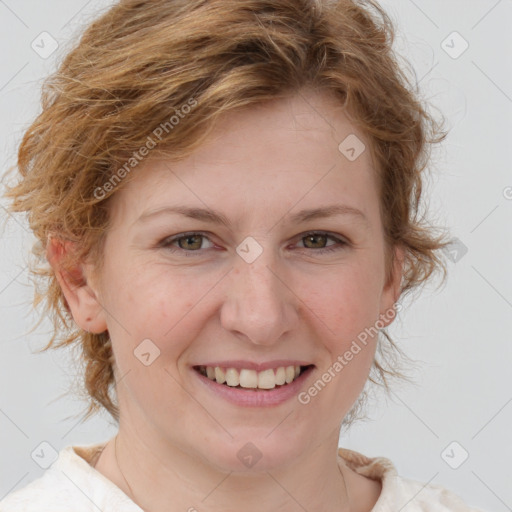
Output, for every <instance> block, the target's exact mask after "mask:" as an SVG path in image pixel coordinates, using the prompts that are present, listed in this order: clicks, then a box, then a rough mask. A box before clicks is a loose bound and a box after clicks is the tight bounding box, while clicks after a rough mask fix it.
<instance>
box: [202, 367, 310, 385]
mask: <svg viewBox="0 0 512 512" xmlns="http://www.w3.org/2000/svg"><path fill="white" fill-rule="evenodd" d="M199 371H200V372H201V373H202V374H203V375H206V376H207V377H208V378H209V379H211V380H215V381H217V382H218V383H219V384H227V385H228V386H232V387H236V386H240V387H242V388H252V389H255V388H258V389H273V388H275V387H276V386H282V385H283V384H285V383H286V384H290V382H293V380H294V379H295V378H296V377H298V376H299V374H300V366H280V367H279V368H276V369H275V370H274V369H272V368H269V369H268V370H263V371H262V372H257V371H256V370H248V369H246V368H243V369H241V370H237V369H236V368H220V367H219V366H215V367H213V366H201V367H199Z"/></svg>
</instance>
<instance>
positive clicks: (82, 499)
mask: <svg viewBox="0 0 512 512" xmlns="http://www.w3.org/2000/svg"><path fill="white" fill-rule="evenodd" d="M105 444H106V442H105V443H101V444H94V445H84V446H67V447H66V448H63V449H62V450H61V451H60V452H59V456H58V458H57V459H56V460H55V462H54V463H53V464H52V465H51V466H50V467H49V468H48V469H47V470H46V471H45V473H43V475H42V476H41V477H39V478H37V479H36V480H34V481H32V482H30V483H29V484H27V485H26V486H25V487H23V488H21V489H18V490H17V491H14V492H12V493H11V494H9V495H8V496H7V497H5V498H4V499H3V500H2V501H0V512H50V511H51V512H98V511H101V512H118V511H122V512H144V511H143V510H142V509H141V508H140V507H139V506H138V505H136V504H135V503H134V502H133V501H132V500H131V499H130V498H129V497H128V496H127V495H126V494H125V493H124V492H123V491H121V489H119V487H117V486H116V485H114V484H113V483H112V482H111V481H110V480H109V479H108V478H106V477H105V476H103V474H101V473H100V472H99V471H97V470H96V469H95V468H94V466H93V465H94V464H95V462H96V458H97V457H98V455H99V453H100V452H101V450H102V449H103V447H104V446H105ZM339 456H340V457H342V458H343V459H344V460H345V462H346V463H347V465H348V466H349V467H350V468H351V469H353V470H354V471H356V472H357V473H359V474H361V475H364V476H366V477H368V478H372V479H374V480H379V481H380V482H381V484H382V492H381V494H380V496H379V499H378V500H377V503H376V504H375V506H374V507H373V509H372V512H397V511H398V510H400V512H481V511H480V510H478V509H475V508H471V507H469V506H468V505H466V504H465V503H464V502H463V501H462V500H461V499H460V498H459V497H458V496H457V495H455V494H453V493H452V492H450V491H448V490H446V489H444V488H443V487H441V486H439V485H434V484H428V485H425V484H422V483H420V482H418V481H415V480H410V479H407V478H402V477H400V476H398V474H397V472H396V469H395V467H394V466H393V464H392V462H391V461H390V460H389V459H386V458H384V457H375V458H368V457H366V456H364V455H362V454H360V453H358V452H355V451H353V450H348V449H345V448H340V449H339Z"/></svg>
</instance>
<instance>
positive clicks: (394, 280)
mask: <svg viewBox="0 0 512 512" xmlns="http://www.w3.org/2000/svg"><path fill="white" fill-rule="evenodd" d="M393 251H394V252H393V258H392V268H391V272H390V273H389V275H388V276H387V282H386V283H385V284H384V288H383V289H382V295H381V302H380V319H381V321H382V323H383V324H384V327H385V326H388V325H389V324H391V323H392V322H393V320H394V318H395V316H396V310H395V308H394V305H395V304H396V302H397V301H398V299H399V298H400V287H401V284H402V277H403V271H404V260H405V251H404V248H403V247H402V246H395V247H394V249H393Z"/></svg>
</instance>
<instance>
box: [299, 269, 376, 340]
mask: <svg viewBox="0 0 512 512" xmlns="http://www.w3.org/2000/svg"><path fill="white" fill-rule="evenodd" d="M373 269H375V270H374V271H372V270H373ZM380 272H381V270H379V269H378V267H377V268H376V267H375V266H373V267H372V266H370V265H369V264H366V263H364V262H360V263H356V264H351V265H346V266H343V267H338V268H337V269H336V270H334V269H333V270H329V271H328V272H327V273H326V274H325V276H322V277H320V278H319V279H317V280H316V285H317V286H316V289H315V292H314V293H311V291H310V292H309V293H306V291H307V284H305V285H304V293H303V294H302V297H305V298H306V297H307V299H304V302H305V303H306V305H307V306H308V308H309V309H310V310H312V311H313V312H314V313H315V315H316V317H317V318H318V319H319V320H321V322H322V323H323V324H324V326H325V328H324V331H325V333H326V334H327V338H326V340H328V343H329V345H331V346H332V348H337V349H340V348H343V345H344V344H346V342H347V341H348V340H352V339H355V338H357V336H358V335H359V333H360V332H362V331H364V329H365V328H367V327H370V326H371V325H374V324H375V322H376V321H377V320H378V317H379V304H380V293H381V289H380V280H381V276H380ZM309 286H311V282H309ZM340 345H341V346H340Z"/></svg>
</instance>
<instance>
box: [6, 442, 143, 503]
mask: <svg viewBox="0 0 512 512" xmlns="http://www.w3.org/2000/svg"><path fill="white" fill-rule="evenodd" d="M98 446H100V445H91V446H84V447H73V446H67V447H66V448H63V449H62V450H61V451H60V452H59V456H58V458H57V460H56V461H55V462H54V463H53V464H52V465H51V466H50V467H49V468H48V469H47V470H46V471H45V472H44V473H43V475H42V476H41V477H39V478H37V479H36V480H34V481H32V482H30V483H29V484H27V485H26V486H25V487H23V488H21V489H18V490H17V491H14V492H12V493H10V494H9V495H8V496H7V497H5V498H4V499H3V500H2V501H0V511H1V512H50V511H51V512H69V511H70V510H71V509H72V510H73V512H97V511H98V510H102V511H104V512H111V511H114V510H123V511H126V512H142V511H141V509H140V508H139V507H138V506H137V505H136V504H135V503H133V502H132V501H131V500H130V499H129V498H128V497H127V496H126V495H125V494H124V493H123V492H122V491H121V490H120V489H119V488H118V487H116V486H115V485H114V484H113V483H112V482H110V481H109V480H108V479H107V478H106V477H104V476H103V475H102V474H101V473H99V472H98V471H96V470H95V469H94V468H93V467H92V466H90V465H89V463H88V462H87V461H86V460H84V458H82V457H81V456H79V455H78V454H77V452H76V451H75V449H74V448H77V450H78V451H79V452H81V453H84V451H87V452H90V451H92V450H94V449H96V448H97V447H98Z"/></svg>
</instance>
